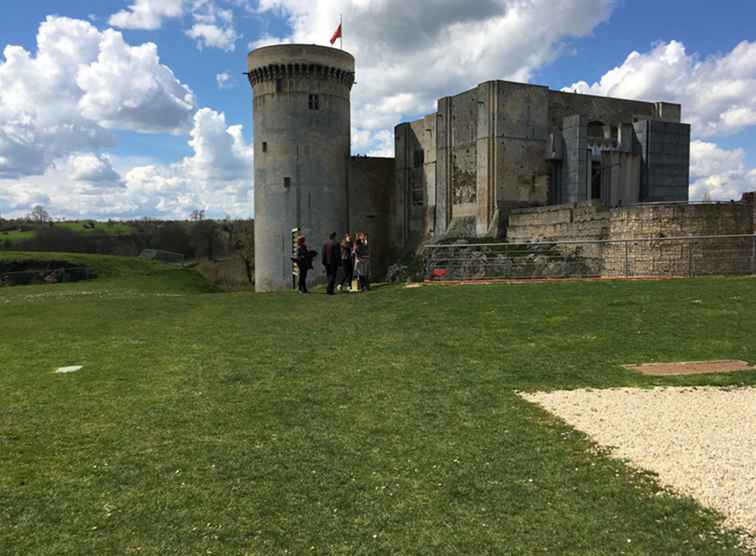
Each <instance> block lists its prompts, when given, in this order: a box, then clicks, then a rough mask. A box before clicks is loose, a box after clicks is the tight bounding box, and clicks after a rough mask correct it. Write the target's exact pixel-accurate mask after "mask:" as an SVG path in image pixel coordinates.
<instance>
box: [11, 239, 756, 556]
mask: <svg viewBox="0 0 756 556" xmlns="http://www.w3.org/2000/svg"><path fill="white" fill-rule="evenodd" d="M3 256H6V257H10V256H18V255H8V254H6V255H3ZM34 256H35V257H36V256H37V254H35V255H34ZM53 256H54V257H60V255H59V254H55V255H53ZM73 257H81V258H82V260H83V259H87V261H88V263H89V264H90V266H92V267H96V268H97V269H98V271H99V274H100V278H98V279H97V280H93V281H90V282H79V283H75V284H60V285H53V286H27V287H17V288H7V289H0V320H1V322H2V324H3V326H2V327H0V361H1V362H2V366H1V367H0V369H2V370H1V371H0V400H1V401H2V403H1V404H0V553H3V554H19V555H29V554H49V555H53V554H55V555H58V554H98V555H99V554H129V553H139V554H210V553H212V554H262V555H268V554H283V553H289V554H350V555H351V554H434V555H435V554H476V555H478V554H537V553H559V554H620V553H625V554H689V553H696V554H740V552H739V550H738V548H737V547H736V545H735V536H734V535H732V534H730V533H720V532H719V530H718V524H719V522H720V518H719V516H717V515H716V514H714V513H712V512H710V511H707V510H704V509H703V508H702V507H700V506H699V505H697V504H696V503H694V502H693V501H692V500H690V499H686V498H682V497H678V496H675V495H672V494H670V493H667V492H664V491H661V490H660V489H659V486H658V484H657V483H656V482H655V480H654V478H653V477H652V476H650V475H647V474H643V473H639V472H633V471H632V470H631V469H630V468H628V467H626V466H625V465H624V464H623V463H621V462H618V461H615V460H612V459H609V458H608V457H606V455H605V454H604V453H603V452H602V451H601V450H598V449H597V448H596V447H595V446H593V445H592V444H591V443H590V442H589V441H588V440H587V439H586V437H585V436H583V435H582V434H580V433H578V432H576V431H574V430H572V429H570V428H568V427H566V426H565V425H563V424H562V423H561V422H559V421H558V420H556V419H554V418H552V417H550V416H549V415H548V414H546V413H545V412H543V411H541V410H539V409H538V408H537V407H535V406H532V405H529V404H527V403H526V402H524V401H522V400H521V399H520V398H519V397H518V396H517V395H516V393H515V392H516V391H517V390H541V389H558V388H577V387H591V388H603V387H609V386H651V385H658V384H664V385H703V384H721V385H741V384H750V385H753V384H756V373H751V372H749V373H738V374H731V375H722V376H705V375H699V376H693V377H685V378H660V377H643V376H637V375H635V374H632V373H630V372H629V371H626V370H624V369H623V368H622V367H621V366H620V365H621V364H623V363H630V362H641V361H672V360H696V359H719V358H734V359H744V360H747V361H751V362H756V342H754V329H756V279H753V278H739V279H738V278H732V279H693V280H674V281H660V282H575V283H559V284H532V285H517V286H507V285H497V286H482V287H478V286H464V287H427V288H419V289H405V288H401V287H384V288H376V289H374V291H371V292H370V293H369V294H365V295H342V296H337V297H327V296H325V295H321V294H313V295H310V296H297V295H294V294H269V295H255V294H248V293H241V294H222V293H212V292H211V291H210V289H209V288H208V287H207V285H206V284H204V283H203V282H202V280H201V279H199V278H198V275H196V274H194V273H192V272H191V271H189V270H181V269H178V270H177V269H172V268H170V267H164V266H161V265H159V264H155V263H151V264H148V263H145V262H143V261H138V260H135V259H119V258H117V257H109V258H106V257H91V256H83V255H78V256H73V255H71V256H67V257H66V258H69V259H71V258H73ZM64 365H83V369H82V370H81V371H80V372H78V373H72V374H67V375H56V374H53V371H54V370H55V368H57V367H60V366H64Z"/></svg>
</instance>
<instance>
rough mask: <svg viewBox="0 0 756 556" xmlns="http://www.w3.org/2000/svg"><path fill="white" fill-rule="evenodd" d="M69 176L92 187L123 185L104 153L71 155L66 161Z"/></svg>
mask: <svg viewBox="0 0 756 556" xmlns="http://www.w3.org/2000/svg"><path fill="white" fill-rule="evenodd" d="M67 170H68V172H69V176H70V177H71V179H72V180H73V181H75V182H79V183H83V184H86V185H89V186H93V187H98V188H100V187H124V183H123V181H122V179H121V176H120V175H118V172H116V171H115V170H114V169H113V166H112V164H111V161H110V158H108V157H107V156H105V155H99V154H93V153H84V154H79V155H73V156H71V157H70V158H69V160H68V163H67Z"/></svg>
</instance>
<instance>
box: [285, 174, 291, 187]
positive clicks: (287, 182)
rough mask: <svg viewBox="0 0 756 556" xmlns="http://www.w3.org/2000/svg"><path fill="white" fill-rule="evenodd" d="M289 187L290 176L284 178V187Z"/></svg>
mask: <svg viewBox="0 0 756 556" xmlns="http://www.w3.org/2000/svg"><path fill="white" fill-rule="evenodd" d="M289 187H291V178H288V177H286V178H284V189H289Z"/></svg>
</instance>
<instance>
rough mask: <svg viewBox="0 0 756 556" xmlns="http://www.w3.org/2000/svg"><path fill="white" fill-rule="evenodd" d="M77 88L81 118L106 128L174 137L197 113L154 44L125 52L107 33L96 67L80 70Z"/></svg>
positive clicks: (118, 36)
mask: <svg viewBox="0 0 756 556" xmlns="http://www.w3.org/2000/svg"><path fill="white" fill-rule="evenodd" d="M126 75H127V76H129V78H128V79H123V76H126ZM76 83H77V84H78V86H79V87H80V88H81V90H82V91H83V92H84V94H83V96H82V97H81V99H80V100H79V107H80V109H81V114H82V115H83V116H84V117H86V118H88V119H90V120H93V121H96V122H98V123H99V124H100V125H102V126H103V127H106V128H115V129H129V130H132V131H142V132H173V133H176V132H180V131H185V130H186V129H187V128H188V126H189V125H190V122H191V115H192V113H193V112H194V110H195V109H196V105H195V100H194V96H193V94H192V91H191V89H189V87H187V86H186V85H182V84H181V83H180V82H179V81H178V80H177V79H176V76H175V75H174V74H173V72H172V71H171V69H170V68H168V67H167V66H164V65H163V64H161V63H160V58H159V57H158V54H157V46H156V45H155V44H154V43H145V44H142V45H140V46H129V45H128V44H126V42H124V40H123V36H122V35H121V34H120V33H118V32H116V31H112V30H110V29H109V30H107V31H105V32H104V33H102V36H101V41H100V52H99V54H98V56H97V61H95V62H93V63H91V64H89V65H87V66H83V67H81V68H80V70H79V72H78V75H77V78H76Z"/></svg>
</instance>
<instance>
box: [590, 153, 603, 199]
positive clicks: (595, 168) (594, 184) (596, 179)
mask: <svg viewBox="0 0 756 556" xmlns="http://www.w3.org/2000/svg"><path fill="white" fill-rule="evenodd" d="M600 198H601V162H599V161H598V160H594V161H593V162H592V163H591V199H600Z"/></svg>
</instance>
